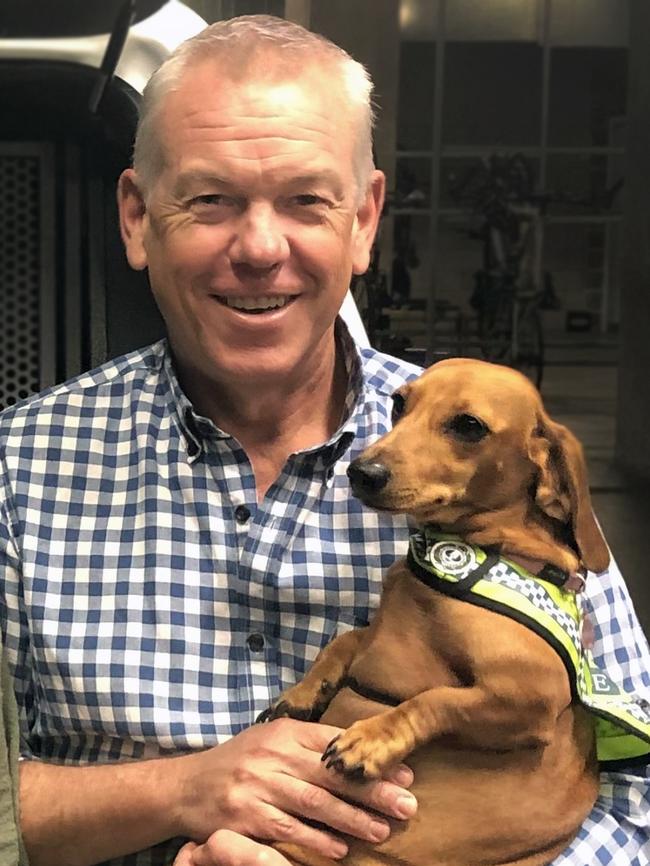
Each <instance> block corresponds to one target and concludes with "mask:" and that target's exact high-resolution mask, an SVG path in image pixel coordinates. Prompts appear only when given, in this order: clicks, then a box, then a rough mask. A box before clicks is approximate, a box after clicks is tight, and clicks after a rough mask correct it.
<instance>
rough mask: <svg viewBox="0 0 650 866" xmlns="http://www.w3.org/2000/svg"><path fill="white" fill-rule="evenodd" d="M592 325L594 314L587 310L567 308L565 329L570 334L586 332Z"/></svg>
mask: <svg viewBox="0 0 650 866" xmlns="http://www.w3.org/2000/svg"><path fill="white" fill-rule="evenodd" d="M593 325H594V314H593V313H590V312H589V311H588V310H568V311H567V314H566V329H567V331H568V332H569V333H572V334H587V333H589V331H591V329H592V328H593Z"/></svg>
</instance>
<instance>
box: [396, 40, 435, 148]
mask: <svg viewBox="0 0 650 866" xmlns="http://www.w3.org/2000/svg"><path fill="white" fill-rule="evenodd" d="M435 66H436V47H435V45H434V44H433V43H432V42H402V44H401V46H400V72H399V107H398V115H397V149H398V151H400V150H431V148H432V146H433V145H432V142H433V92H434V86H435V74H436V69H435Z"/></svg>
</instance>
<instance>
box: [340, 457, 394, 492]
mask: <svg viewBox="0 0 650 866" xmlns="http://www.w3.org/2000/svg"><path fill="white" fill-rule="evenodd" d="M348 478H349V479H350V482H351V483H352V488H353V490H362V491H365V492H366V493H379V491H380V490H383V488H384V487H385V486H386V485H387V484H388V480H389V478H390V469H388V467H387V466H384V464H383V463H366V462H364V461H362V460H353V461H352V463H350V465H349V466H348Z"/></svg>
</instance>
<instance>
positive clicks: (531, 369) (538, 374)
mask: <svg viewBox="0 0 650 866" xmlns="http://www.w3.org/2000/svg"><path fill="white" fill-rule="evenodd" d="M512 366H513V367H516V368H517V370H520V371H521V372H522V373H524V375H526V376H528V378H529V379H530V380H531V382H532V383H533V384H534V385H535V386H536V387H537V388H541V386H542V378H543V376H544V330H543V328H542V320H541V317H540V315H539V311H538V309H537V307H533V306H529V307H524V308H523V309H522V310H521V311H520V313H519V317H518V319H517V353H516V356H515V357H514V358H513V363H512Z"/></svg>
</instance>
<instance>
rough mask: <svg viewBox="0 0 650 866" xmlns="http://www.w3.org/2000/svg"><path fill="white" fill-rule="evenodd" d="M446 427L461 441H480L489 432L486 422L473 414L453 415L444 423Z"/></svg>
mask: <svg viewBox="0 0 650 866" xmlns="http://www.w3.org/2000/svg"><path fill="white" fill-rule="evenodd" d="M445 427H446V429H447V430H448V431H449V432H450V433H452V434H453V435H454V436H455V437H456V438H457V439H461V440H462V441H463V442H480V441H481V439H484V438H485V437H486V436H487V434H488V433H489V432H490V428H489V427H488V426H487V424H484V423H483V421H481V419H480V418H476V417H475V416H474V415H467V414H465V413H463V414H462V415H454V417H453V418H452V419H451V420H450V421H448V422H447V424H446V425H445Z"/></svg>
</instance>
